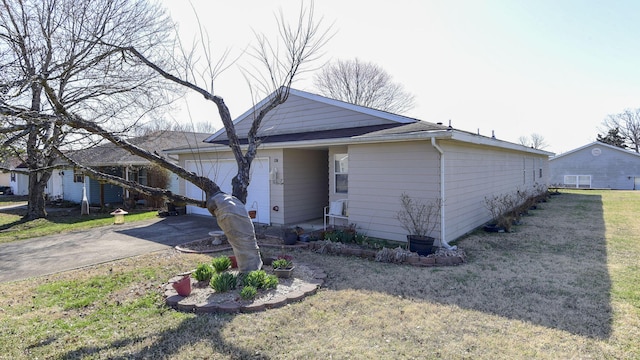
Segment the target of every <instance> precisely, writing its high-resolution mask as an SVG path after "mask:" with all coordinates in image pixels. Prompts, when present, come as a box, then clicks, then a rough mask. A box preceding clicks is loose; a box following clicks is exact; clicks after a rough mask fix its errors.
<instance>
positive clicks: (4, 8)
mask: <svg viewBox="0 0 640 360" xmlns="http://www.w3.org/2000/svg"><path fill="white" fill-rule="evenodd" d="M0 1H1V2H0V9H1V11H0V89H1V91H0V107H1V113H2V114H3V115H5V116H4V117H3V122H2V124H1V125H0V133H3V134H6V140H5V141H4V143H3V146H6V147H9V146H15V145H16V144H19V143H21V144H22V145H23V146H24V149H25V152H24V156H22V160H23V161H24V163H25V164H26V166H27V172H28V175H29V202H28V210H27V215H26V218H27V219H34V218H40V217H45V216H46V211H45V203H44V201H45V197H44V190H45V187H46V184H47V181H48V180H49V178H50V176H51V171H52V169H53V168H54V167H55V161H56V158H57V157H58V155H57V151H56V149H59V148H64V147H69V146H71V145H72V144H73V143H74V142H79V141H83V139H87V138H86V136H87V132H86V131H82V130H81V131H78V129H75V128H72V127H69V126H66V125H63V124H61V123H60V122H58V121H57V117H56V115H59V113H60V111H59V110H58V109H56V106H60V107H63V108H64V109H66V110H67V111H70V112H74V113H76V114H79V115H81V116H83V117H85V118H87V119H91V121H92V122H94V123H96V124H102V125H103V126H104V129H105V130H111V131H113V130H114V129H119V131H126V129H127V128H128V127H129V126H131V125H132V124H133V122H134V121H135V120H136V119H139V118H141V116H143V115H144V114H145V113H147V112H149V111H151V110H153V109H154V108H157V106H158V105H159V104H160V103H161V102H163V101H164V100H165V96H166V95H167V93H166V92H165V90H167V89H168V88H169V87H168V86H166V84H165V85H164V86H162V84H160V83H158V80H159V79H160V78H159V77H158V76H157V75H156V74H155V73H154V72H153V71H150V69H149V68H148V67H146V66H141V64H138V63H135V62H131V61H128V59H126V57H124V56H122V54H121V52H120V51H118V50H117V49H114V48H113V47H112V46H106V45H104V43H105V42H109V43H116V44H126V45H127V46H137V47H139V48H142V49H145V51H148V50H150V49H156V48H159V47H160V46H161V45H162V44H163V43H164V42H165V41H167V39H170V38H171V37H170V36H169V35H170V33H169V32H168V30H171V26H170V22H168V19H167V17H166V15H165V14H164V13H163V11H162V10H161V9H160V8H159V7H158V6H154V5H151V4H150V3H148V2H147V1H146V0H95V1H94V0H24V1H9V0H0ZM43 84H47V85H48V86H49V87H50V89H51V91H53V93H54V94H55V98H56V99H57V103H56V104H54V103H52V102H51V96H46V95H45V94H44V89H43ZM54 89H55V90H54ZM25 112H29V113H30V116H22V115H24V113H25ZM20 155H22V154H20Z"/></svg>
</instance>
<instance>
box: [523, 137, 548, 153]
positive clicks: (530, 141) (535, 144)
mask: <svg viewBox="0 0 640 360" xmlns="http://www.w3.org/2000/svg"><path fill="white" fill-rule="evenodd" d="M518 141H519V142H520V144H521V145H524V146H526V147H530V148H532V149H538V150H543V149H544V148H546V147H548V146H549V145H548V144H547V142H546V140H545V138H544V136H542V135H540V134H537V133H533V134H531V135H530V136H529V137H527V136H520V137H519V138H518Z"/></svg>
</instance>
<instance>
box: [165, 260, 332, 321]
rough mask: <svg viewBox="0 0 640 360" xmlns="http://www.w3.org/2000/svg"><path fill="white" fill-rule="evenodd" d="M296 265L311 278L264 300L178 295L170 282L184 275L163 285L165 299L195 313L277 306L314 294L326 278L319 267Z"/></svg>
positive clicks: (250, 310) (260, 308) (261, 309)
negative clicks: (216, 299) (214, 299)
mask: <svg viewBox="0 0 640 360" xmlns="http://www.w3.org/2000/svg"><path fill="white" fill-rule="evenodd" d="M297 266H305V267H306V268H307V269H309V270H311V272H312V275H311V276H310V278H311V279H310V280H305V281H304V282H303V283H302V284H301V285H300V286H299V287H297V288H296V289H295V290H292V291H290V292H287V293H284V294H278V295H277V296H275V297H273V298H271V299H269V300H267V301H264V302H255V301H254V302H249V301H242V300H236V301H226V302H222V303H215V302H207V301H203V302H197V300H194V299H193V298H192V299H190V298H189V296H187V297H184V296H180V295H178V292H177V291H176V290H175V289H174V288H173V285H172V284H173V283H174V282H176V281H178V280H180V279H182V278H183V276H184V275H179V276H176V277H174V278H172V279H171V280H169V283H168V284H166V285H165V286H164V296H165V301H166V304H167V305H168V306H170V307H172V308H174V309H176V310H179V311H184V312H195V313H239V312H242V313H249V312H258V311H265V310H267V309H275V308H279V307H282V306H285V305H286V304H289V303H293V302H297V301H300V300H302V299H304V298H305V297H307V296H309V295H313V294H315V293H316V291H318V288H319V287H320V286H322V284H324V280H325V279H326V278H327V274H326V273H325V272H324V271H323V270H322V269H320V268H317V267H315V266H310V265H305V264H297Z"/></svg>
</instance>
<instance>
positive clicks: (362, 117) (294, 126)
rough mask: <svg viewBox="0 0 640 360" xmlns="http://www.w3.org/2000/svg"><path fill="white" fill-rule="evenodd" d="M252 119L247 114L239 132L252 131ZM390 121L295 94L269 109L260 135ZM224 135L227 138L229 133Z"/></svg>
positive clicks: (238, 129) (237, 124)
mask: <svg viewBox="0 0 640 360" xmlns="http://www.w3.org/2000/svg"><path fill="white" fill-rule="evenodd" d="M291 119H295V121H291ZM250 120H251V118H243V119H242V120H241V121H238V122H236V132H237V133H238V134H239V135H240V136H245V135H246V134H247V133H248V132H249V129H250V127H251V123H252V122H251V121H250ZM387 123H391V121H389V120H384V119H380V118H376V117H373V116H370V115H367V114H363V113H359V112H356V111H351V110H348V109H343V108H339V107H334V106H327V105H326V104H323V103H320V102H317V101H312V100H309V99H305V98H302V97H299V96H295V95H291V96H290V97H289V99H288V100H287V101H286V102H285V103H284V104H282V105H280V106H278V107H277V108H275V109H274V110H272V111H270V112H269V114H268V115H267V116H266V117H265V119H264V120H263V122H262V125H261V126H260V129H261V130H259V132H258V133H259V134H260V135H269V134H272V135H275V134H290V133H297V132H308V131H319V130H332V129H343V128H350V127H359V126H369V125H379V124H387ZM264 129H268V130H264ZM220 138H221V139H222V138H224V139H226V135H222V136H221V137H220Z"/></svg>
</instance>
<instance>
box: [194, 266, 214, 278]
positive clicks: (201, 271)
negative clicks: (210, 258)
mask: <svg viewBox="0 0 640 360" xmlns="http://www.w3.org/2000/svg"><path fill="white" fill-rule="evenodd" d="M213 273H214V272H213V267H212V266H211V265H209V264H200V265H198V267H197V268H196V271H194V272H193V277H194V278H195V279H196V280H198V281H209V280H211V277H212V276H213Z"/></svg>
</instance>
